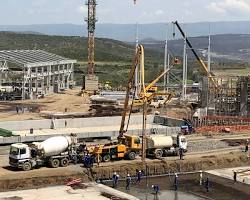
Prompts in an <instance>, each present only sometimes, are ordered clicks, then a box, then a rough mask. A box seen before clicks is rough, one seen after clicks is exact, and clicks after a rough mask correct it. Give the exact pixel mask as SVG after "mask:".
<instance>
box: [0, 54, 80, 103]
mask: <svg viewBox="0 0 250 200" xmlns="http://www.w3.org/2000/svg"><path fill="white" fill-rule="evenodd" d="M0 61H1V62H0V63H1V64H0V78H1V80H0V86H1V89H2V90H3V88H4V87H3V85H6V84H9V85H12V86H13V89H14V85H15V84H16V83H17V82H18V83H20V84H21V86H19V87H18V88H15V90H16V89H17V90H19V91H21V93H22V99H28V98H30V99H36V98H38V96H39V95H46V94H48V93H52V92H59V91H61V90H64V89H68V88H69V87H70V86H71V85H74V81H73V79H74V76H73V74H74V64H75V63H76V60H71V59H67V58H64V57H62V56H58V55H55V54H51V53H48V52H46V51H42V50H3V51H0ZM10 74H11V75H12V76H13V77H15V79H12V77H10ZM11 79H12V80H11Z"/></svg>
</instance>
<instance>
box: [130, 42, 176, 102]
mask: <svg viewBox="0 0 250 200" xmlns="http://www.w3.org/2000/svg"><path fill="white" fill-rule="evenodd" d="M140 51H141V53H140V56H139V57H138V59H137V60H138V62H137V63H136V64H137V65H136V66H135V67H138V69H139V76H140V77H139V81H140V83H139V85H140V87H139V91H138V95H137V96H138V98H137V99H134V100H133V102H132V104H133V106H142V105H143V102H144V98H146V99H147V103H148V104H149V105H150V104H151V102H152V101H153V100H157V97H163V98H164V99H166V102H169V99H171V98H172V97H173V93H170V92H160V91H158V87H157V86H156V83H157V82H158V81H159V80H160V79H161V78H162V77H163V76H164V75H166V74H167V73H169V71H170V70H171V69H172V68H173V67H174V65H175V64H178V62H177V61H176V58H175V59H174V62H173V64H172V65H171V66H170V68H169V69H167V70H165V71H163V72H162V73H161V74H160V75H159V76H158V77H156V78H155V79H154V80H153V81H152V82H151V83H150V84H148V85H147V86H145V80H144V73H145V70H144V49H143V47H142V48H141V50H140ZM133 70H134V69H133ZM134 76H135V74H133V77H132V78H133V79H134ZM130 84H131V83H130ZM166 102H165V103H166Z"/></svg>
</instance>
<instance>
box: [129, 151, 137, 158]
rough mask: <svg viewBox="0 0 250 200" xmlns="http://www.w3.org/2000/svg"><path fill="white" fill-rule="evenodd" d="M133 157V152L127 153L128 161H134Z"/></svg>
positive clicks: (134, 155)
mask: <svg viewBox="0 0 250 200" xmlns="http://www.w3.org/2000/svg"><path fill="white" fill-rule="evenodd" d="M135 157H136V154H135V152H129V153H128V159H129V160H134V159H135Z"/></svg>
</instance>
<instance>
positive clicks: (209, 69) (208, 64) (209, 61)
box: [207, 25, 211, 72]
mask: <svg viewBox="0 0 250 200" xmlns="http://www.w3.org/2000/svg"><path fill="white" fill-rule="evenodd" d="M207 55H208V61H207V70H208V71H209V72H211V34H210V25H209V36H208V54H207Z"/></svg>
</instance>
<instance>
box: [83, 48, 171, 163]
mask: <svg viewBox="0 0 250 200" xmlns="http://www.w3.org/2000/svg"><path fill="white" fill-rule="evenodd" d="M141 63H142V64H143V63H144V48H143V46H142V45H138V47H137V51H136V55H135V59H134V62H133V65H132V67H131V70H130V73H129V79H128V84H127V89H126V98H125V102H124V111H123V115H122V120H121V126H120V131H119V136H118V142H113V143H109V144H105V145H97V146H92V147H89V148H88V150H89V153H90V154H91V155H92V156H94V157H95V160H96V162H101V161H103V162H108V161H110V160H111V159H124V158H126V159H129V160H134V159H135V157H136V156H137V155H139V154H140V152H141V151H142V143H141V139H140V137H139V136H135V135H132V136H130V135H125V134H124V133H126V132H127V130H125V121H126V115H127V112H128V111H129V115H130V114H131V112H132V106H129V98H130V94H131V91H132V89H134V75H135V70H136V67H137V66H138V65H139V64H141ZM172 67H173V65H172V66H171V67H170V69H171V68H172ZM143 68H144V67H143ZM170 69H168V70H166V71H164V72H163V73H161V74H160V76H158V77H157V78H156V79H155V80H154V81H153V82H151V83H150V84H149V85H148V86H146V87H145V86H144V85H143V87H142V89H143V91H142V92H141V94H140V99H139V100H140V101H141V100H142V101H144V99H146V101H151V100H152V99H153V98H154V97H155V96H157V95H159V94H161V95H163V93H158V92H157V87H156V86H155V84H156V82H157V81H159V79H160V78H161V77H163V76H164V75H165V74H166V73H168V72H169V70H170ZM143 73H144V72H143ZM143 76H144V75H143ZM143 83H144V80H143ZM164 94H165V93H164ZM167 99H168V100H169V99H171V96H169V98H167ZM132 105H133V104H132ZM128 124H129V120H128V122H127V126H128Z"/></svg>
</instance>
